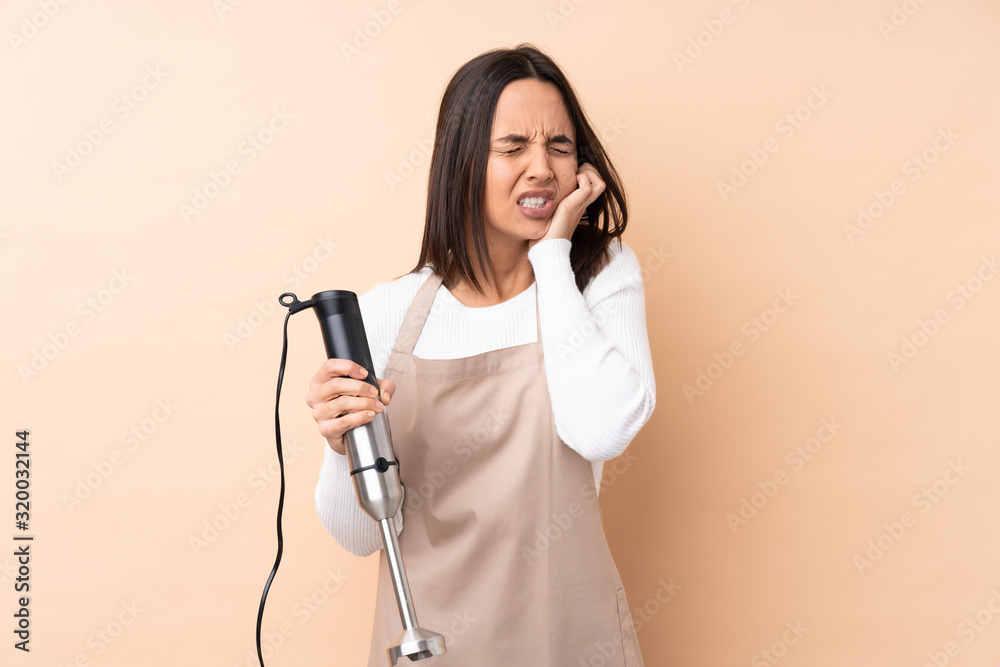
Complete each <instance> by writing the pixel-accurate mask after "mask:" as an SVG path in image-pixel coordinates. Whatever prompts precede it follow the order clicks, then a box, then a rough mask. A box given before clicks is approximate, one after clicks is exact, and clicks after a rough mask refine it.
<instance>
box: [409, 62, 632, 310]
mask: <svg viewBox="0 0 1000 667" xmlns="http://www.w3.org/2000/svg"><path fill="white" fill-rule="evenodd" d="M520 79H537V80H539V81H544V82H547V83H551V84H553V85H555V87H556V88H558V89H559V92H560V93H562V97H563V101H564V102H565V104H566V109H567V111H568V112H569V117H570V120H572V122H573V127H574V128H575V130H576V142H577V160H578V162H577V163H578V164H583V163H584V162H589V163H590V164H592V165H593V166H594V167H595V168H596V169H597V172H598V173H599V174H600V175H601V178H602V179H603V180H604V183H605V185H606V187H605V190H604V192H602V193H601V195H600V196H599V197H598V198H597V199H595V200H594V201H593V202H592V203H591V204H590V206H588V207H587V212H586V214H585V215H584V216H583V220H582V221H581V224H580V225H578V226H577V228H576V230H574V232H573V238H572V239H571V242H572V246H571V249H570V262H571V264H572V266H573V272H574V274H575V275H576V285H577V288H579V289H580V290H581V291H582V290H583V288H584V287H586V286H587V285H588V284H589V283H590V280H591V279H592V278H593V277H594V276H595V275H597V273H598V272H599V271H600V270H601V269H602V268H603V267H604V265H605V263H606V262H607V260H608V256H609V253H608V245H609V244H610V242H611V239H615V238H617V239H619V243H621V238H620V237H621V235H622V233H623V232H624V231H625V225H626V223H627V221H628V209H627V207H626V203H625V191H624V188H623V187H622V184H621V179H620V178H619V176H618V172H616V171H615V168H614V166H612V164H611V160H610V159H609V158H608V155H607V153H606V152H605V150H604V147H603V146H602V145H601V142H600V139H598V138H597V134H596V133H595V132H594V129H593V128H592V127H591V125H590V123H589V122H588V121H587V117H586V115H585V114H584V111H583V109H582V108H581V106H580V103H579V101H578V100H577V98H576V94H575V93H574V92H573V88H572V86H571V85H570V83H569V81H568V80H567V79H566V76H565V75H564V74H563V73H562V71H561V70H560V69H559V67H558V65H556V64H555V62H554V61H553V60H552V59H551V58H550V57H548V56H547V55H545V54H544V53H542V52H541V51H539V50H538V49H537V48H535V47H534V46H532V45H530V44H521V45H518V46H517V47H515V48H513V49H496V50H493V51H488V52H486V53H484V54H482V55H479V56H477V57H475V58H473V59H472V60H470V61H469V62H467V63H466V64H465V65H463V66H462V67H461V68H460V69H459V70H458V71H457V72H456V73H455V75H454V76H453V77H452V79H451V81H450V82H449V83H448V87H447V88H446V89H445V92H444V96H443V98H442V99H441V109H440V110H439V112H438V121H437V130H436V132H435V136H434V151H433V153H432V155H431V166H430V179H429V181H428V184H427V215H426V218H425V222H424V238H423V243H422V245H421V247H420V258H419V259H418V260H417V266H416V267H414V269H413V270H412V271H411V273H412V272H415V271H419V270H420V269H422V268H424V267H425V266H430V267H432V268H433V269H434V271H435V272H436V273H438V274H440V275H441V276H442V277H443V278H444V284H445V285H446V286H448V287H451V286H453V285H454V284H456V283H457V282H458V279H459V278H461V279H463V280H464V281H466V282H468V283H469V284H470V285H472V286H473V287H474V288H475V289H476V290H478V291H479V292H480V293H482V292H483V288H482V286H481V285H480V284H479V281H478V280H477V279H476V275H475V274H476V272H475V271H474V270H473V265H472V261H471V260H470V258H469V256H468V253H467V246H466V229H465V227H466V225H465V222H466V221H467V220H468V221H469V222H470V223H471V231H472V241H473V247H475V249H476V255H477V259H478V264H479V268H480V270H481V272H482V273H483V274H484V275H487V276H492V275H493V271H494V269H493V264H492V262H491V261H490V258H489V253H488V251H487V248H486V235H485V231H484V225H485V220H484V216H483V199H484V196H485V191H486V162H487V159H488V157H489V147H490V140H491V137H490V133H491V131H492V129H493V117H494V115H495V113H496V107H497V100H498V99H499V97H500V93H501V91H502V90H503V89H504V87H505V86H507V84H509V83H511V82H512V81H517V80H520Z"/></svg>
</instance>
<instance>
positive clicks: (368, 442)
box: [344, 408, 447, 665]
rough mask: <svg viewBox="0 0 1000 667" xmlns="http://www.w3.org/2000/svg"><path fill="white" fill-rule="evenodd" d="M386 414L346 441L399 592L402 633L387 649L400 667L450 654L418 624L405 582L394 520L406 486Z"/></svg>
mask: <svg viewBox="0 0 1000 667" xmlns="http://www.w3.org/2000/svg"><path fill="white" fill-rule="evenodd" d="M386 410H388V408H386ZM385 415H386V413H385V412H382V413H380V414H377V415H375V418H374V419H373V420H372V421H370V422H369V423H367V424H363V425H361V426H359V427H357V428H355V429H353V430H351V431H348V432H347V433H346V434H345V435H344V441H345V444H346V448H345V449H346V452H347V460H348V464H349V465H350V468H351V470H352V476H353V477H354V490H355V492H356V493H357V496H358V503H359V504H360V505H361V508H362V509H363V510H364V511H365V512H366V513H367V514H368V515H369V516H370V517H372V518H373V519H375V520H376V521H377V522H378V525H379V530H380V531H381V534H382V544H383V547H384V550H385V559H386V564H387V565H388V567H389V575H390V577H391V578H392V587H393V590H394V591H395V593H396V604H397V606H398V607H399V619H400V621H401V622H402V624H403V633H402V634H401V635H399V636H398V637H396V641H395V643H393V645H392V646H390V647H389V648H388V649H387V652H388V654H389V660H390V662H391V663H392V664H393V665H395V664H396V662H397V661H398V660H399V658H401V657H402V656H406V657H408V658H409V659H410V660H423V659H424V658H430V657H431V656H435V655H440V654H442V653H444V652H445V651H446V650H447V649H446V647H445V642H444V637H443V636H441V635H440V634H438V633H436V632H431V631H430V630H425V629H423V628H421V627H420V626H419V625H417V612H416V611H414V609H413V599H412V598H411V596H410V584H409V582H408V581H407V580H406V569H405V568H404V567H403V559H402V557H401V555H400V551H399V540H398V539H397V537H396V522H395V520H394V519H393V517H394V516H395V515H396V512H398V511H399V508H400V507H401V506H402V504H403V487H402V485H401V484H400V482H399V472H398V467H399V466H398V464H396V462H395V460H394V455H393V452H392V436H391V433H390V431H389V420H388V419H387V418H386V416H385Z"/></svg>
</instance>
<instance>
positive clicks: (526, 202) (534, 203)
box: [517, 197, 548, 208]
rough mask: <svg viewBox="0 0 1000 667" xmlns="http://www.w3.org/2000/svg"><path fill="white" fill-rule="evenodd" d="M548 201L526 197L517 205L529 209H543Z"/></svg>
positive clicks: (542, 198)
mask: <svg viewBox="0 0 1000 667" xmlns="http://www.w3.org/2000/svg"><path fill="white" fill-rule="evenodd" d="M547 201H548V200H547V199H546V198H545V197H525V198H524V199H522V200H521V201H519V202H517V203H518V204H520V205H521V206H527V207H528V208H542V207H543V206H545V202H547Z"/></svg>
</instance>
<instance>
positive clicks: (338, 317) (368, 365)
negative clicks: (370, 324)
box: [310, 290, 379, 389]
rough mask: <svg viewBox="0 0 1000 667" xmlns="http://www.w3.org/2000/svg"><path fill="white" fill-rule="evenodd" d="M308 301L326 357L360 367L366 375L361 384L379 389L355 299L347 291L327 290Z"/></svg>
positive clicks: (352, 294)
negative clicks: (347, 361)
mask: <svg viewBox="0 0 1000 667" xmlns="http://www.w3.org/2000/svg"><path fill="white" fill-rule="evenodd" d="M310 300H311V301H313V302H314V303H313V310H315V311H316V318H317V319H318V320H319V328H320V331H322V333H323V345H324V346H325V347H326V355H327V357H329V358H330V359H350V360H351V361H353V362H355V363H356V364H358V365H359V366H362V367H363V368H364V369H365V370H366V371H368V375H366V376H365V378H364V381H365V382H367V383H368V384H370V385H371V386H373V387H375V389H378V388H379V386H378V381H377V380H376V379H375V364H374V363H372V353H371V349H370V348H369V347H368V336H367V335H365V323H364V320H363V319H361V306H360V304H359V303H358V295H357V294H355V293H354V292H350V291H347V290H328V291H326V292H319V293H318V294H313V296H312V299H310Z"/></svg>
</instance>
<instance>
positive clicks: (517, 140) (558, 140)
mask: <svg viewBox="0 0 1000 667" xmlns="http://www.w3.org/2000/svg"><path fill="white" fill-rule="evenodd" d="M496 141H497V143H510V144H526V143H528V137H526V136H524V135H523V134H508V135H507V136H505V137H500V138H499V139H497V140H496ZM549 143H550V144H566V145H568V146H572V145H573V142H572V141H571V140H570V138H569V137H567V136H566V135H565V134H557V135H556V136H554V137H552V138H551V139H549Z"/></svg>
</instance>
